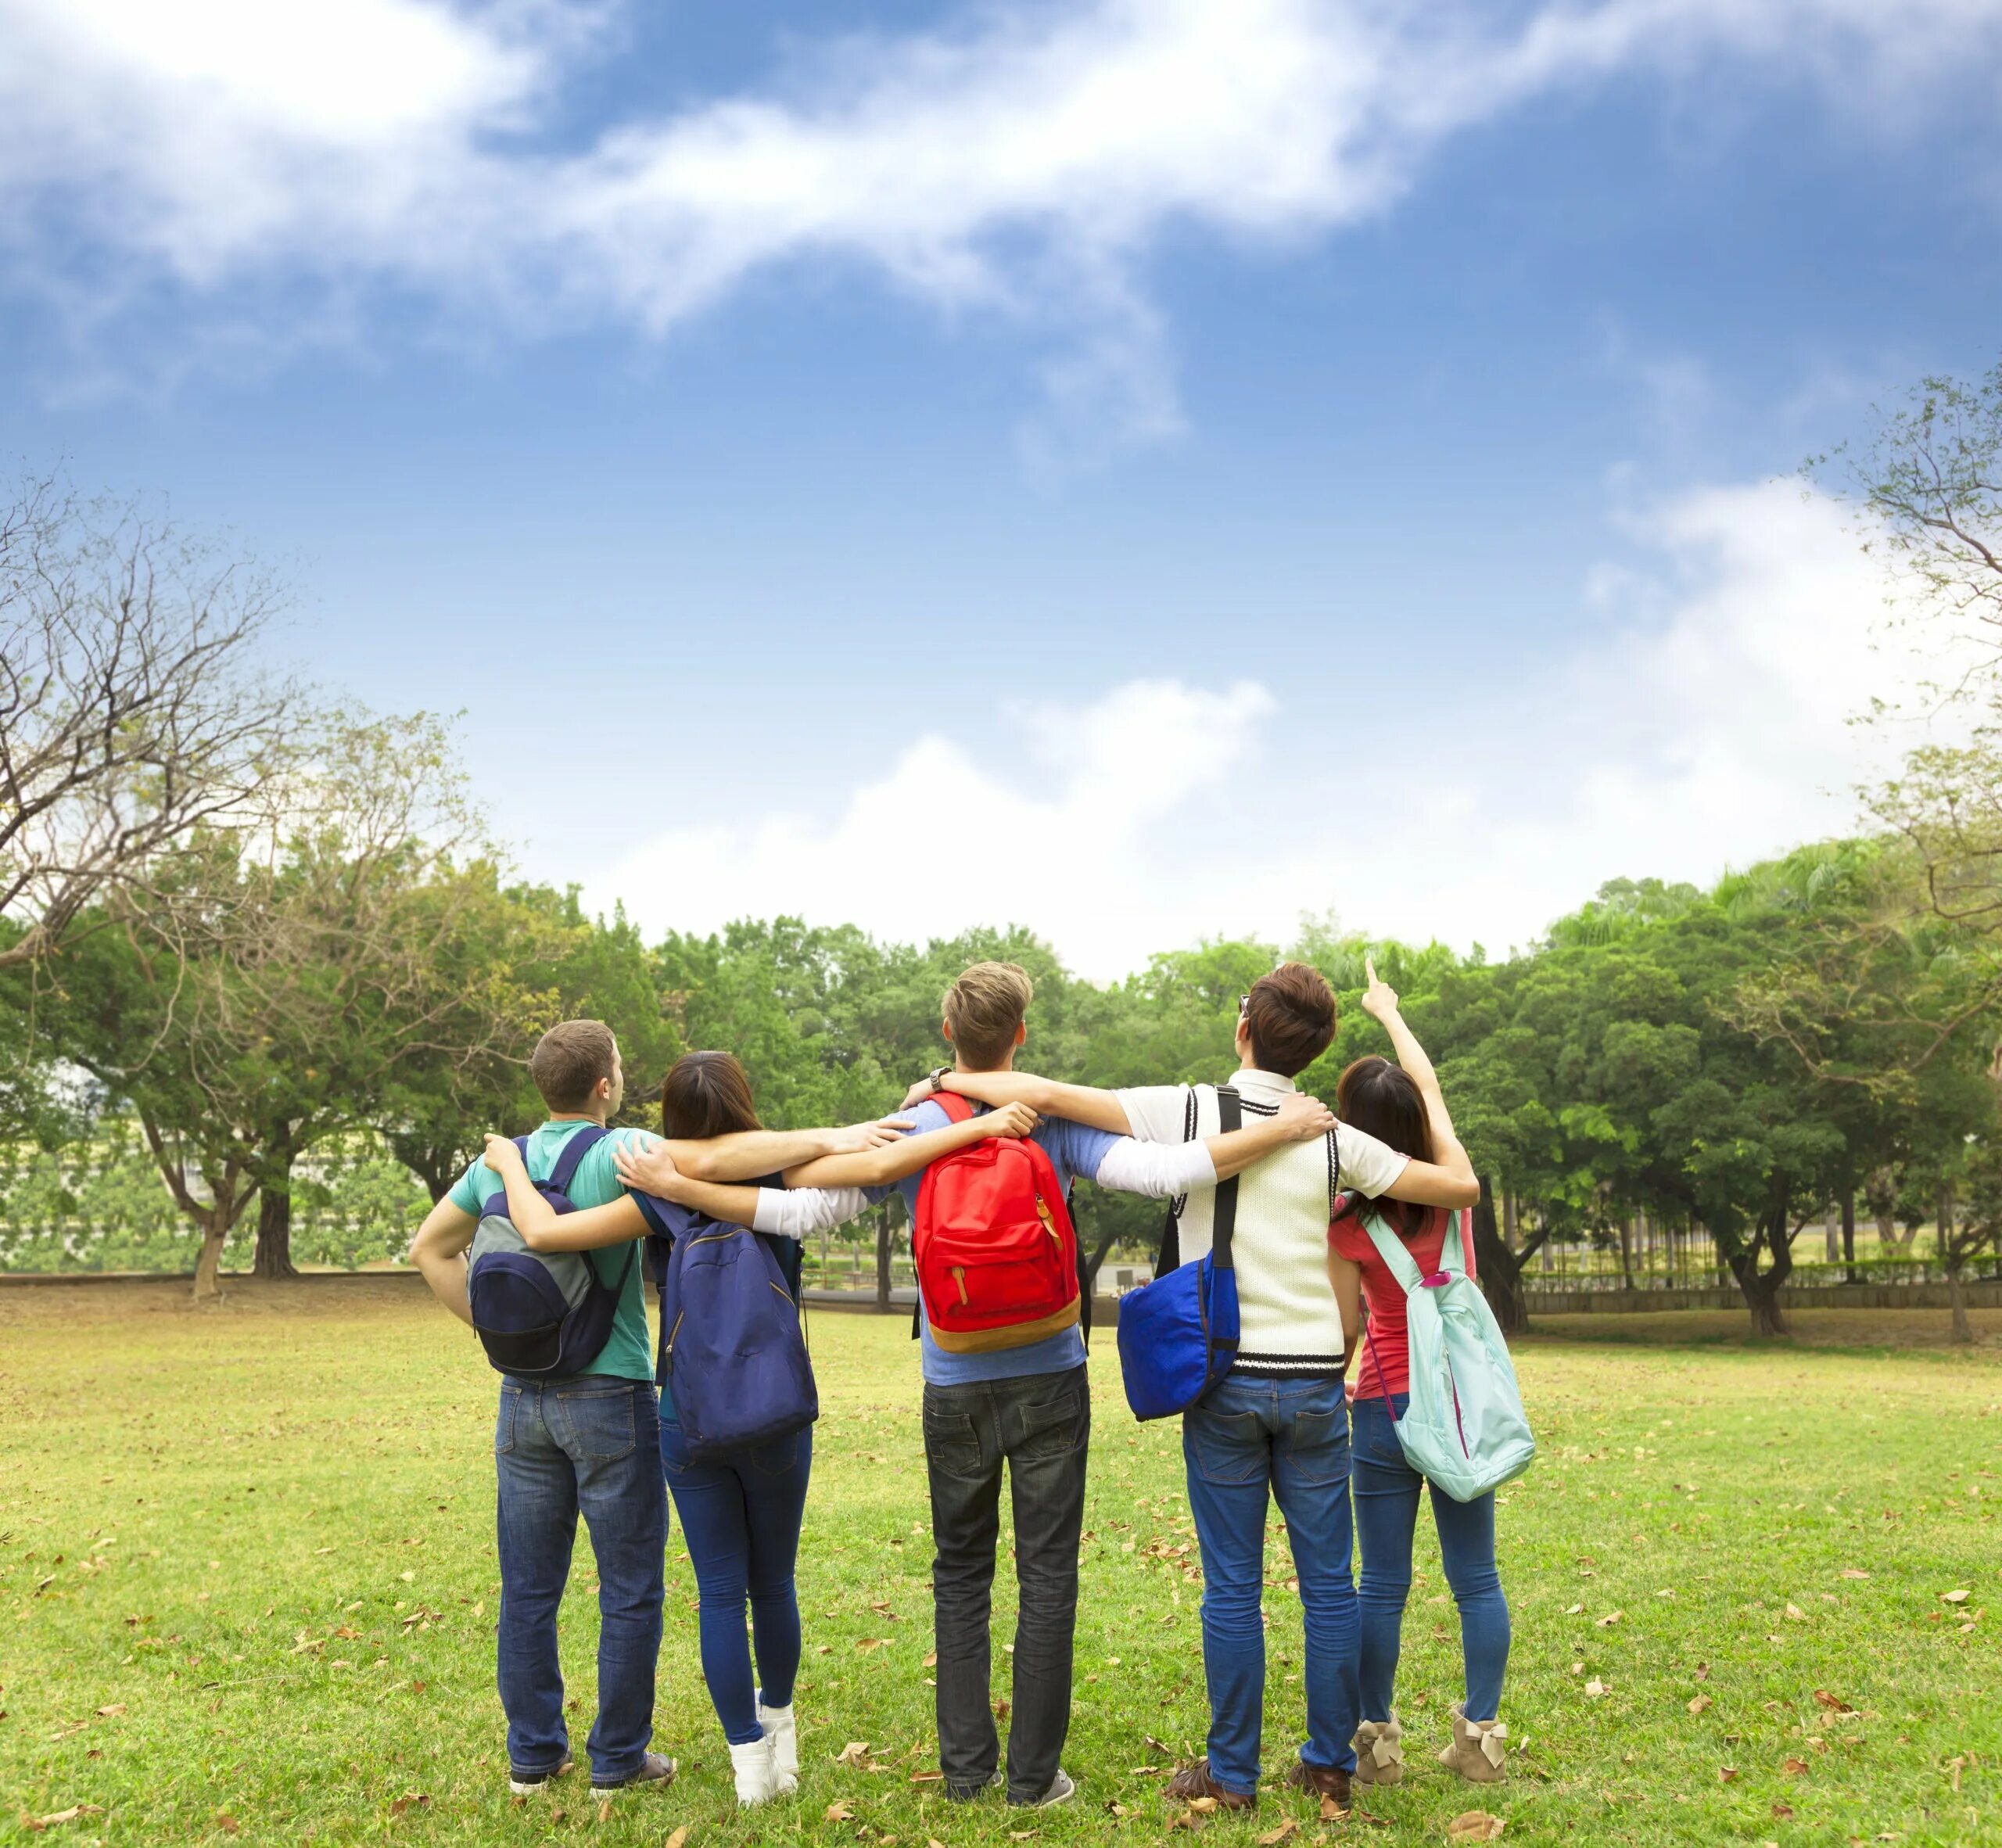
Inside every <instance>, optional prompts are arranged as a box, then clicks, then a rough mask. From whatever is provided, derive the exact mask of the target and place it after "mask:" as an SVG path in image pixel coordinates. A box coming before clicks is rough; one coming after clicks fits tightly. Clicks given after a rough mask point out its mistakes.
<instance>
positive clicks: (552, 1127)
mask: <svg viewBox="0 0 2002 1848" xmlns="http://www.w3.org/2000/svg"><path fill="white" fill-rule="evenodd" d="M594 1121H598V1119H597V1118H593V1117H589V1116H583V1117H556V1116H552V1117H551V1118H550V1119H549V1121H547V1122H546V1123H544V1125H542V1127H541V1128H540V1129H537V1130H536V1131H535V1132H533V1134H531V1135H530V1136H529V1150H528V1171H529V1179H531V1180H535V1181H546V1180H547V1179H549V1176H550V1175H551V1172H553V1171H554V1168H555V1166H556V1162H557V1158H558V1157H559V1156H560V1155H561V1154H562V1153H563V1149H564V1146H565V1144H566V1143H568V1142H569V1139H570V1138H571V1137H572V1136H575V1135H576V1133H577V1132H578V1131H579V1130H580V1129H583V1127H584V1126H585V1125H586V1124H587V1123H590V1122H594ZM656 1140H658V1138H657V1137H655V1136H649V1135H648V1133H647V1132H646V1131H644V1129H615V1130H613V1131H612V1132H611V1134H610V1135H608V1136H605V1138H604V1139H602V1140H601V1141H600V1142H599V1143H597V1144H596V1145H595V1146H593V1147H591V1148H590V1149H587V1150H586V1151H585V1152H584V1158H583V1161H579V1163H578V1164H577V1172H576V1174H575V1175H573V1176H572V1179H571V1182H570V1185H569V1187H568V1188H567V1189H566V1190H565V1192H566V1193H568V1195H569V1200H570V1204H572V1206H576V1207H602V1206H609V1205H611V1204H612V1202H613V1201H614V1200H616V1199H618V1197H619V1193H620V1192H621V1191H622V1190H621V1189H620V1187H619V1175H618V1172H617V1171H616V1170H615V1168H613V1167H612V1150H614V1149H615V1148H620V1147H624V1148H628V1149H640V1148H644V1147H645V1146H648V1144H649V1143H653V1142H655V1141H656ZM506 1193H507V1189H506V1188H505V1187H504V1186H502V1184H501V1177H500V1176H499V1175H497V1174H496V1173H495V1172H493V1169H492V1168H489V1167H488V1166H487V1165H486V1163H485V1162H484V1161H475V1163H474V1164H472V1167H470V1168H468V1169H467V1170H466V1171H465V1173H464V1174H462V1175H460V1176H459V1178H458V1179H457V1182H454V1185H453V1187H452V1190H451V1192H450V1193H448V1194H447V1196H446V1198H447V1199H448V1200H450V1202H451V1203H452V1204H453V1205H454V1206H455V1207H457V1208H458V1209H459V1211H461V1212H462V1213H465V1214H466V1215H468V1217H469V1218H472V1220H473V1222H474V1223H475V1225H477V1224H478V1222H479V1216H480V1215H481V1214H482V1213H483V1212H484V1211H486V1203H487V1202H488V1201H489V1200H491V1199H493V1197H494V1196H495V1195H496V1194H500V1195H502V1196H503V1197H504V1196H505V1195H506ZM503 1210H505V1209H504V1208H503ZM583 1255H584V1256H585V1257H586V1258H588V1259H589V1260H590V1262H591V1264H592V1265H594V1267H595V1268H596V1269H597V1274H598V1280H599V1281H600V1282H601V1283H606V1284H614V1283H617V1282H618V1281H619V1272H621V1271H624V1272H625V1273H626V1287H625V1288H624V1289H623V1290H621V1291H620V1292H619V1308H618V1310H617V1312H616V1313H615V1316H614V1318H613V1321H612V1333H611V1334H610V1335H609V1336H608V1337H607V1338H606V1340H605V1346H604V1347H603V1348H602V1349H601V1351H600V1352H599V1354H598V1356H597V1358H596V1359H595V1360H594V1361H591V1362H589V1363H588V1364H587V1365H586V1366H585V1367H584V1369H583V1372H584V1373H594V1374H599V1375H609V1376H611V1377H612V1379H615V1380H651V1379H652V1378H653V1376H654V1357H653V1347H652V1344H651V1341H650V1340H649V1339H648V1334H647V1292H646V1286H645V1279H644V1277H643V1276H642V1275H641V1271H642V1269H643V1266H641V1265H640V1263H639V1262H638V1261H637V1254H634V1253H633V1251H631V1248H630V1247H628V1246H624V1245H615V1246H612V1247H608V1248H607V1249H605V1250H604V1251H587V1252H586V1253H584V1254H583ZM629 1257H632V1258H633V1260H634V1261H633V1263H631V1264H630V1265H628V1264H627V1262H626V1260H627V1258H629Z"/></svg>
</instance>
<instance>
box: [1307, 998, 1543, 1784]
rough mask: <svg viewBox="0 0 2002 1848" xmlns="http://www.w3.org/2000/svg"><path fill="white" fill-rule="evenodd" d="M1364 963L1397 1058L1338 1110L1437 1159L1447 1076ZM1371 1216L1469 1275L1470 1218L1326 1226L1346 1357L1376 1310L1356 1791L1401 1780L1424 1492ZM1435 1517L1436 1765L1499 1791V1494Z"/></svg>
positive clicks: (1359, 1462) (1366, 1364)
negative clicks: (1442, 1742)
mask: <svg viewBox="0 0 2002 1848" xmlns="http://www.w3.org/2000/svg"><path fill="white" fill-rule="evenodd" d="M1368 967H1369V989H1368V991H1367V992H1365V994H1364V996H1363V997H1362V1005H1363V1007H1364V1010H1365V1011H1366V1012H1367V1013H1369V1014H1371V1015H1372V1016H1373V1017H1375V1018H1376V1019H1377V1020H1378V1021H1381V1022H1382V1023H1383V1027H1384V1029H1385V1030H1386V1031H1387V1032H1388V1033H1389V1035H1390V1046H1391V1050H1393V1051H1394V1052H1395V1053H1396V1054H1397V1064H1391V1063H1390V1060H1387V1059H1380V1058H1367V1059H1358V1060H1356V1061H1355V1062H1354V1064H1351V1065H1350V1066H1349V1067H1348V1068H1347V1070H1345V1071H1344V1072H1343V1073H1342V1075H1341V1077H1340V1080H1339V1081H1338V1082H1337V1085H1336V1097H1335V1114H1336V1116H1337V1117H1338V1118H1340V1119H1341V1121H1343V1122H1344V1123H1348V1124H1352V1125H1354V1127H1355V1128H1357V1129H1364V1130H1367V1131H1368V1132H1369V1134H1371V1135H1372V1136H1375V1137H1376V1138H1377V1139H1379V1140H1380V1141H1382V1142H1385V1143H1389V1145H1390V1146H1391V1147H1392V1148H1394V1149H1396V1150H1399V1151H1400V1152H1401V1153H1402V1154H1406V1155H1408V1156H1410V1157H1412V1159H1413V1160H1414V1161H1437V1160H1438V1159H1439V1158H1440V1157H1439V1150H1440V1146H1441V1143H1447V1142H1455V1141H1456V1139H1455V1137H1454V1135H1453V1125H1452V1120H1451V1118H1450V1117H1448V1114H1447V1113H1446V1100H1445V1099H1444V1096H1442V1095H1441V1092H1440V1089H1439V1080H1438V1078H1437V1076H1436V1075H1435V1074H1434V1073H1433V1069H1432V1062H1431V1060H1429V1059H1428V1058H1426V1056H1425V1050H1424V1049H1423V1047H1422V1046H1419V1043H1418V1041H1417V1039H1416V1038H1415V1036H1414V1035H1413V1034H1412V1030H1411V1028H1409V1027H1408V1026H1406V1025H1405V1021H1404V1017H1403V1016H1402V1015H1401V1014H1399V1013H1398V1011H1397V991H1396V990H1395V989H1392V988H1391V987H1390V985H1389V984H1388V983H1387V982H1384V981H1380V980H1379V979H1378V978H1377V974H1376V966H1375V964H1374V963H1369V965H1368ZM1368 1215H1376V1217H1377V1218H1379V1219H1380V1221H1381V1222H1382V1223H1383V1225H1387V1226H1388V1227H1389V1229H1390V1231H1391V1232H1392V1233H1394V1235H1395V1236H1397V1237H1398V1238H1399V1239H1401V1240H1403V1241H1404V1243H1405V1246H1406V1247H1408V1249H1409V1251H1410V1252H1411V1254H1412V1258H1414V1259H1415V1261H1416V1262H1417V1265H1418V1267H1419V1271H1420V1272H1421V1273H1423V1274H1424V1275H1426V1276H1430V1275H1432V1274H1433V1272H1436V1271H1437V1270H1438V1268H1439V1263H1440V1254H1441V1251H1443V1250H1444V1247H1445V1241H1446V1240H1447V1239H1448V1237H1453V1238H1457V1239H1459V1240H1461V1241H1462V1250H1463V1252H1464V1254H1465V1257H1466V1269H1467V1274H1468V1276H1473V1270H1474V1254H1473V1225H1472V1221H1471V1218H1470V1216H1469V1215H1468V1214H1466V1213H1465V1212H1462V1213H1460V1214H1458V1215H1455V1214H1454V1213H1453V1212H1451V1211H1448V1209H1446V1208H1444V1207H1421V1206H1412V1205H1409V1204H1406V1203H1405V1202H1403V1201H1400V1200H1388V1199H1386V1200H1364V1199H1361V1198H1359V1197H1351V1198H1349V1199H1348V1200H1347V1202H1346V1204H1345V1205H1344V1209H1343V1210H1342V1211H1340V1213H1339V1215H1337V1217H1336V1218H1335V1220H1334V1222H1333V1224H1332V1225H1330V1226H1329V1230H1328V1275H1329V1280H1330V1281H1331V1282H1332V1283H1333V1285H1334V1286H1335V1297H1336V1301H1337V1302H1339V1303H1340V1306H1341V1313H1342V1322H1343V1326H1344V1330H1345V1332H1346V1333H1347V1336H1348V1343H1347V1347H1348V1351H1349V1352H1351V1354H1353V1353H1354V1352H1355V1351H1356V1344H1355V1331H1356V1329H1357V1326H1358V1323H1359V1322H1361V1319H1362V1304H1364V1303H1365V1302H1366V1303H1367V1304H1368V1305H1369V1333H1368V1336H1367V1337H1365V1340H1364V1341H1363V1343H1362V1351H1361V1358H1360V1362H1359V1363H1358V1366H1357V1370H1356V1373H1355V1376H1354V1380H1353V1383H1352V1384H1351V1388H1350V1390H1351V1394H1353V1398H1352V1401H1351V1407H1350V1419H1351V1429H1352V1432H1353V1437H1352V1444H1353V1457H1354V1462H1353V1478H1352V1480H1353V1484H1354V1496H1355V1529H1356V1537H1357V1538H1358V1541H1360V1542H1361V1544H1362V1580H1361V1582H1360V1584H1358V1587H1357V1594H1356V1595H1357V1602H1358V1606H1360V1611H1361V1617H1362V1660H1361V1682H1362V1687H1361V1693H1362V1706H1361V1713H1362V1721H1361V1724H1360V1725H1359V1726H1358V1728H1357V1731H1356V1736H1355V1758H1356V1768H1355V1778H1356V1782H1358V1783H1362V1784H1395V1783H1397V1782H1400V1781H1401V1779H1402V1778H1403V1776H1404V1749H1403V1746H1402V1743H1401V1741H1402V1739H1403V1730H1402V1728H1401V1727H1400V1726H1399V1725H1398V1724H1397V1715H1396V1713H1395V1711H1394V1709H1393V1706H1392V1704H1391V1695H1392V1691H1393V1684H1394V1682H1395V1681H1396V1678H1397V1653H1398V1649H1399V1645H1400V1642H1401V1632H1402V1630H1403V1626H1404V1612H1405V1599H1407V1598H1408V1596H1409V1595H1410V1592H1411V1553H1412V1538H1413V1534H1414V1533H1415V1529H1416V1527H1417V1522H1418V1503H1419V1491H1421V1490H1422V1489H1423V1488H1424V1487H1426V1482H1425V1478H1424V1477H1422V1476H1421V1475H1419V1473H1418V1472H1417V1471H1416V1470H1415V1469H1413V1468H1412V1466H1411V1465H1410V1464H1409V1463H1408V1462H1406V1461H1405V1454H1404V1451H1403V1448H1401V1445H1400V1444H1398V1441H1397V1431H1396V1430H1395V1428H1394V1426H1395V1423H1396V1421H1397V1419H1400V1418H1401V1417H1402V1416H1404V1414H1405V1408H1406V1406H1407V1405H1409V1403H1410V1367H1409V1357H1408V1350H1407V1344H1406V1340H1405V1292H1404V1286H1403V1285H1402V1284H1401V1283H1399V1282H1398V1281H1397V1278H1396V1277H1395V1276H1393V1275H1392V1274H1391V1272H1390V1267H1389V1265H1387V1264H1385V1263H1384V1261H1383V1258H1382V1257H1381V1256H1380V1254H1379V1253H1378V1251H1377V1250H1376V1246H1375V1244H1374V1243H1372V1241H1371V1240H1370V1237H1369V1233H1367V1232H1366V1231H1365V1229H1363V1220H1364V1218H1365V1216H1368ZM1432 1518H1433V1523H1434V1524H1435V1525H1436V1526H1437V1528H1438V1530H1439V1552H1440V1556H1441V1560H1442V1562H1443V1563H1444V1566H1445V1570H1446V1582H1447V1584H1448V1585H1450V1586H1451V1588H1452V1592H1453V1600H1454V1602H1455V1604H1457V1605H1458V1607H1459V1613H1460V1648H1461V1652H1462V1656H1464V1658H1465V1665H1466V1696H1465V1698H1464V1699H1462V1701H1460V1702H1458V1703H1455V1706H1454V1708H1453V1736H1452V1739H1451V1742H1449V1743H1448V1745H1447V1746H1446V1748H1445V1749H1444V1751H1442V1752H1441V1753H1440V1754H1439V1757H1440V1760H1441V1763H1443V1764H1446V1765H1448V1766H1450V1767H1451V1768H1452V1769H1453V1770H1455V1771H1458V1772H1459V1774H1461V1775H1462V1777H1464V1778H1469V1780H1471V1781H1472V1782H1475V1783H1478V1784H1491V1783H1495V1782H1499V1781H1500V1780H1501V1778H1502V1777H1503V1776H1504V1775H1505V1773H1504V1771H1503V1769H1502V1756H1503V1749H1504V1747H1503V1742H1504V1741H1505V1739H1507V1737H1508V1730H1507V1728H1505V1727H1504V1726H1503V1725H1502V1724H1501V1722H1500V1721H1499V1720H1498V1718H1497V1717H1496V1713H1497V1710H1498V1706H1499V1705H1500V1703H1501V1678H1502V1674H1503V1671H1504V1670H1505V1669H1506V1667H1508V1662H1509V1602H1508V1599H1506V1598H1505V1596H1504V1595H1503V1594H1502V1590H1501V1577H1500V1575H1499V1573H1498V1572H1497V1571H1496V1570H1495V1564H1494V1495H1493V1494H1492V1493H1489V1494H1487V1495H1483V1496H1481V1497H1480V1498H1479V1499H1478V1500H1476V1501H1473V1502H1456V1501H1455V1500H1454V1499H1453V1498H1452V1497H1451V1496H1450V1495H1445V1494H1443V1493H1442V1492H1441V1491H1440V1490H1438V1489H1437V1488H1436V1487H1435V1488H1433V1491H1432Z"/></svg>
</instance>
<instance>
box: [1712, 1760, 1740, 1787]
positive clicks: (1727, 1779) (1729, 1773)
mask: <svg viewBox="0 0 2002 1848" xmlns="http://www.w3.org/2000/svg"><path fill="white" fill-rule="evenodd" d="M1717 1782H1719V1783H1720V1784H1735V1783H1736V1782H1738V1773H1737V1771H1735V1769H1734V1768H1733V1767H1731V1766H1730V1765H1728V1764H1720V1765H1719V1766H1718V1767H1717Z"/></svg>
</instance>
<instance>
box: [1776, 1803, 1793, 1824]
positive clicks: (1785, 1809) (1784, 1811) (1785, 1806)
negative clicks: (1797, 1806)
mask: <svg viewBox="0 0 2002 1848" xmlns="http://www.w3.org/2000/svg"><path fill="white" fill-rule="evenodd" d="M1773 1820H1774V1821H1775V1822H1791V1821H1792V1820H1793V1806H1792V1804H1791V1803H1774V1805H1773Z"/></svg>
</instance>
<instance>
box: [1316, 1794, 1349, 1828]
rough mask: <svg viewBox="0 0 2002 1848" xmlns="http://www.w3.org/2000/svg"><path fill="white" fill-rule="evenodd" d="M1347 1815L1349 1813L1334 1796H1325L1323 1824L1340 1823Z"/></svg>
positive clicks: (1323, 1799) (1322, 1807) (1322, 1812)
mask: <svg viewBox="0 0 2002 1848" xmlns="http://www.w3.org/2000/svg"><path fill="white" fill-rule="evenodd" d="M1347 1814H1348V1811H1347V1810H1345V1809H1344V1808H1343V1807H1342V1806H1341V1805H1340V1803H1336V1801H1335V1800H1334V1799H1333V1797H1332V1796H1324V1797H1322V1799H1321V1820H1322V1821H1323V1822H1339V1821H1341V1819H1342V1818H1343V1817H1344V1816H1346V1815H1347Z"/></svg>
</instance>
